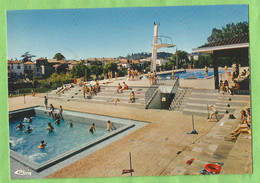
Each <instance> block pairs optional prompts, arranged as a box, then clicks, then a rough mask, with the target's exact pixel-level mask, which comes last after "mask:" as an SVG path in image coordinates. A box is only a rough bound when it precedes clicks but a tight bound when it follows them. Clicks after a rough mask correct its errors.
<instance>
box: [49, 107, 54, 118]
mask: <svg viewBox="0 0 260 183" xmlns="http://www.w3.org/2000/svg"><path fill="white" fill-rule="evenodd" d="M53 112H54V106H53V105H52V104H50V110H49V117H51V115H52V116H53ZM53 117H54V116H53Z"/></svg>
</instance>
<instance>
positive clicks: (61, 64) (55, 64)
mask: <svg viewBox="0 0 260 183" xmlns="http://www.w3.org/2000/svg"><path fill="white" fill-rule="evenodd" d="M48 64H49V66H51V67H52V68H54V72H56V73H58V74H60V73H61V72H64V73H65V72H67V71H68V70H67V68H68V63H67V61H65V60H57V59H48Z"/></svg>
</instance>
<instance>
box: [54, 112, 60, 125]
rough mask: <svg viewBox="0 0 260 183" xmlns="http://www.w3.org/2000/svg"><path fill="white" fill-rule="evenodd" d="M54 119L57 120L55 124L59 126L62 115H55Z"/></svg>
mask: <svg viewBox="0 0 260 183" xmlns="http://www.w3.org/2000/svg"><path fill="white" fill-rule="evenodd" d="M54 119H55V124H57V125H59V124H60V115H58V114H55V115H54Z"/></svg>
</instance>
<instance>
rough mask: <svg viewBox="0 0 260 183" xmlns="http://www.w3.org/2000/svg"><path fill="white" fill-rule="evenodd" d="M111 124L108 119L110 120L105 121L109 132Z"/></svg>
mask: <svg viewBox="0 0 260 183" xmlns="http://www.w3.org/2000/svg"><path fill="white" fill-rule="evenodd" d="M112 125H113V123H112V122H111V121H110V120H108V121H107V131H108V132H110V129H111V126H112Z"/></svg>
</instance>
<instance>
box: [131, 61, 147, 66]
mask: <svg viewBox="0 0 260 183" xmlns="http://www.w3.org/2000/svg"><path fill="white" fill-rule="evenodd" d="M131 64H135V65H137V66H138V67H142V66H143V65H144V62H140V61H139V60H131Z"/></svg>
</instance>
